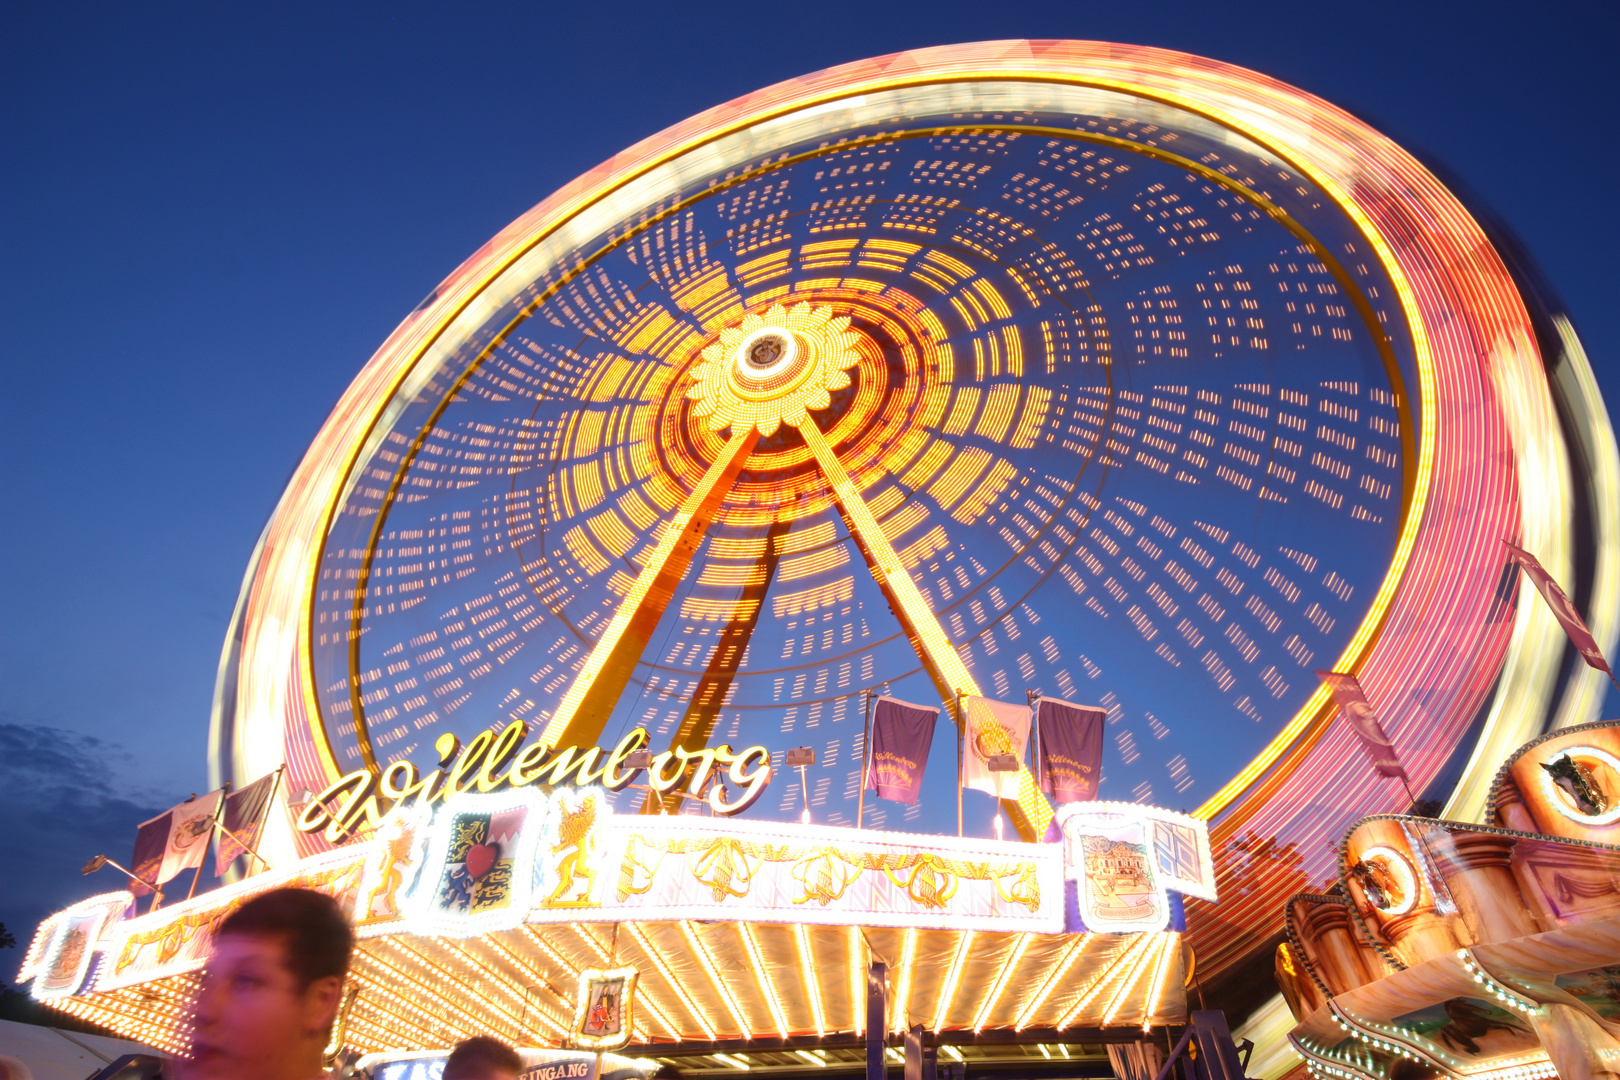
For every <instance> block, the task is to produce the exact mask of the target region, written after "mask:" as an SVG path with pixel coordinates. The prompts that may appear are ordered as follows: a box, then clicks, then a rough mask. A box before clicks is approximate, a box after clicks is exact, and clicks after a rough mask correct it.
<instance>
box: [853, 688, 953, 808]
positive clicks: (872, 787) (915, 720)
mask: <svg viewBox="0 0 1620 1080" xmlns="http://www.w3.org/2000/svg"><path fill="white" fill-rule="evenodd" d="M938 722H939V710H938V709H937V708H931V707H929V706H927V705H913V704H911V703H910V702H908V701H899V700H897V699H895V698H892V697H880V698H878V699H877V701H876V702H875V703H874V704H873V706H872V747H871V753H870V754H869V755H868V756H867V759H866V760H867V765H866V790H868V791H875V792H877V795H878V798H880V799H892V800H893V801H895V802H903V803H911V804H913V805H915V804H916V802H917V793H918V792H919V791H921V790H922V778H923V770H924V769H926V768H927V767H928V750H929V747H931V746H933V745H934V725H935V724H936V723H938Z"/></svg>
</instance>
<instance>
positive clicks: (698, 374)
mask: <svg viewBox="0 0 1620 1080" xmlns="http://www.w3.org/2000/svg"><path fill="white" fill-rule="evenodd" d="M855 346H856V334H855V331H853V330H851V329H850V328H849V316H847V315H834V314H833V313H832V312H831V311H829V310H828V309H827V308H824V307H821V306H819V305H816V304H795V305H793V306H792V307H786V308H785V307H783V306H782V305H780V304H773V305H772V306H771V308H770V309H769V310H768V311H766V312H765V313H764V314H763V315H755V314H748V315H744V316H743V318H742V322H740V323H739V324H738V325H736V326H733V327H727V328H726V329H724V330H721V331H720V337H719V339H718V340H716V341H715V342H713V343H712V344H710V345H709V346H708V347H707V348H705V349H704V350H703V355H702V359H701V360H700V361H699V362H698V363H696V364H694V365H693V366H692V369H691V371H690V372H688V374H689V376H690V377H691V378H692V379H693V384H692V385H691V386H689V387H687V389H686V396H687V397H689V398H691V399H692V401H693V406H692V412H693V414H694V415H696V416H700V417H704V418H705V422H706V423H707V424H708V427H709V430H711V431H721V430H724V429H725V428H731V429H732V433H733V434H734V435H735V434H736V433H737V432H738V431H739V430H741V429H743V428H745V427H749V426H752V427H754V428H756V429H757V430H758V431H759V433H760V435H762V436H770V435H774V434H775V433H776V430H777V428H779V427H781V426H782V425H783V424H787V425H789V426H790V427H796V428H802V427H803V426H804V425H805V424H806V423H808V422H809V419H810V411H811V410H812V409H825V408H826V407H827V406H828V405H830V404H832V392H833V391H834V390H842V389H843V388H844V387H846V386H848V385H849V369H850V368H852V367H854V366H855V364H856V362H857V361H858V360H859V359H860V356H859V354H858V353H857V352H856V351H855Z"/></svg>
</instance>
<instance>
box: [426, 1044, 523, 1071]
mask: <svg viewBox="0 0 1620 1080" xmlns="http://www.w3.org/2000/svg"><path fill="white" fill-rule="evenodd" d="M522 1071H523V1059H522V1058H520V1057H518V1052H517V1051H516V1050H514V1049H512V1048H511V1047H510V1046H507V1045H506V1044H505V1043H503V1042H501V1040H499V1039H492V1038H490V1037H489V1036H488V1035H475V1036H473V1037H472V1038H470V1039H463V1040H461V1041H460V1042H458V1043H456V1048H455V1049H454V1050H452V1051H450V1060H448V1061H446V1062H445V1063H444V1075H443V1076H442V1077H441V1078H440V1080H517V1078H518V1074H519V1073H521V1072H522Z"/></svg>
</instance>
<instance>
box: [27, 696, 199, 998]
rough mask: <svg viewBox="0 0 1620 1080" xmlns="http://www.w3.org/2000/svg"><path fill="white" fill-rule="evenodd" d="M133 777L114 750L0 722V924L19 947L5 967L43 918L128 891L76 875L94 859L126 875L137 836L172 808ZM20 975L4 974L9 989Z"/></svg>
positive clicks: (105, 875)
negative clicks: (117, 865)
mask: <svg viewBox="0 0 1620 1080" xmlns="http://www.w3.org/2000/svg"><path fill="white" fill-rule="evenodd" d="M130 768H131V766H130V758H129V755H128V753H127V752H126V751H124V749H123V748H122V747H119V746H117V745H115V744H110V743H107V742H104V741H102V740H101V739H96V738H92V737H90V736H86V735H79V734H75V733H73V732H70V731H63V730H61V729H60V728H52V727H46V726H44V725H37V724H17V723H10V722H5V721H0V922H3V923H5V925H6V927H7V929H9V930H11V932H12V933H13V934H15V935H16V937H17V944H18V946H19V950H18V951H17V952H15V953H10V955H8V956H6V957H5V960H4V963H5V964H6V966H10V965H11V964H12V963H15V962H20V961H21V959H22V957H21V955H20V954H21V949H22V948H26V947H27V944H28V942H29V941H30V940H32V938H33V935H34V929H35V927H36V926H37V925H38V924H39V921H40V920H41V919H43V918H44V917H45V916H46V915H49V914H50V913H51V912H53V911H58V910H60V909H61V908H64V907H66V906H68V905H69V904H72V903H73V902H75V901H77V900H82V899H83V898H85V897H86V896H92V895H94V894H96V893H98V892H107V891H110V890H113V889H117V888H120V887H122V885H123V879H122V878H121V877H120V876H119V875H118V874H117V873H116V872H115V871H113V870H112V869H110V868H109V869H105V870H102V871H101V872H100V873H98V874H96V875H95V876H94V877H92V878H89V879H86V878H83V877H81V876H80V873H79V869H80V867H81V866H83V865H84V861H85V860H86V859H88V858H90V856H92V855H94V854H96V853H97V852H106V853H107V854H108V855H111V856H112V857H113V858H115V859H117V860H118V861H119V862H121V863H124V864H125V865H126V866H127V865H128V863H129V856H130V851H131V849H132V848H133V846H134V842H135V827H136V826H137V825H139V824H140V823H141V822H143V821H145V820H147V819H148V818H150V817H153V816H154V815H156V814H159V813H162V812H163V810H165V809H166V808H167V807H166V805H159V803H160V802H162V800H161V799H158V798H155V797H152V796H150V795H146V794H144V793H142V792H141V791H140V788H141V784H140V783H139V780H138V778H136V777H132V776H130V775H129V772H130ZM175 801H178V800H175ZM8 952H10V950H8ZM15 974H16V973H15V971H0V977H3V978H5V979H7V980H8V981H9V980H10V979H11V978H12V977H13V976H14V975H15Z"/></svg>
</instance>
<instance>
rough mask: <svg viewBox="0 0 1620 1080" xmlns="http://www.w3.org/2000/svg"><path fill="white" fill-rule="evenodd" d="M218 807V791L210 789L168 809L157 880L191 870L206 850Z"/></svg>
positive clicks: (212, 832) (206, 852)
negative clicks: (160, 865) (165, 842)
mask: <svg viewBox="0 0 1620 1080" xmlns="http://www.w3.org/2000/svg"><path fill="white" fill-rule="evenodd" d="M218 809H219V792H218V791H210V792H209V793H208V794H206V795H199V796H197V797H196V798H195V799H192V800H191V801H190V802H186V803H181V804H180V805H179V806H177V807H175V808H174V809H173V810H170V811H169V814H170V817H169V842H168V843H167V844H166V845H164V848H163V869H161V870H159V871H158V881H159V882H164V881H168V880H169V879H170V878H172V877H174V875H176V874H178V873H179V872H180V871H182V870H194V869H196V868H197V867H199V866H201V865H202V864H203V856H205V855H207V854H208V841H209V840H210V839H211V838H212V837H213V835H214V813H215V811H217V810H218Z"/></svg>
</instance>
